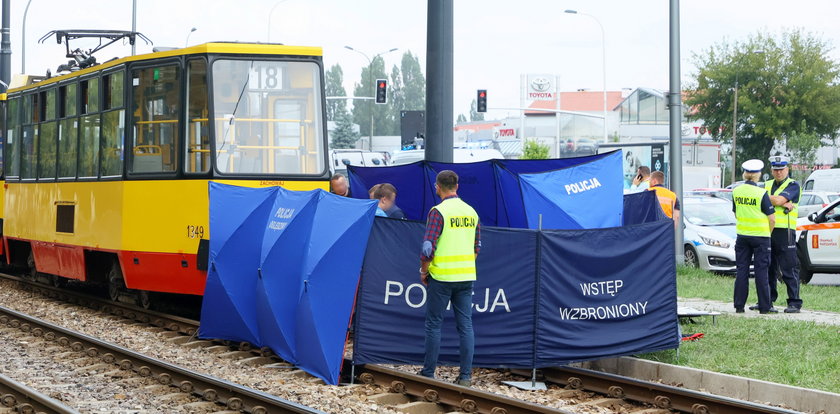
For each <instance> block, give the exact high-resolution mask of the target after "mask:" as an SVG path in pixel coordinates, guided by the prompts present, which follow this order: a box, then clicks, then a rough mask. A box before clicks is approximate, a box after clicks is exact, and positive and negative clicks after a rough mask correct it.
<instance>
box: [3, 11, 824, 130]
mask: <svg viewBox="0 0 840 414" xmlns="http://www.w3.org/2000/svg"><path fill="white" fill-rule="evenodd" d="M26 3H27V0H14V1H12V10H11V25H12V27H11V40H12V73H13V74H14V73H20V72H21V54H22V53H21V52H22V49H21V44H22V43H21V42H22V36H21V34H22V23H23V14H24V8H25V7H26ZM426 5H427V1H422V0H357V1H347V0H279V1H278V0H239V1H236V2H233V1H230V0H137V31H139V32H141V33H143V34H145V35H146V36H147V37H149V38H150V39H151V40H152V41H153V42H154V44H155V45H156V46H177V47H182V46H184V45H185V44H186V42H187V41H189V44H190V45H195V44H199V43H204V42H210V41H258V42H267V41H271V42H278V43H284V44H287V45H305V46H320V47H322V48H323V49H324V63H325V68H329V67H330V66H332V65H333V64H335V63H339V64H341V66H342V68H343V70H344V75H345V88H346V89H347V91H348V93H349V94H352V91H353V84H354V82H358V81H359V79H358V78H359V76H360V70H361V68H362V66H365V65H367V60H366V58H364V57H362V55H361V54H358V53H356V52H353V51H350V50H347V49H345V48H344V46H346V45H349V46H351V47H353V48H355V49H357V50H360V51H362V52H364V53H366V54H367V55H368V56H369V57H373V56H374V55H376V54H378V53H380V52H383V51H387V50H390V49H392V48H398V49H399V50H398V51H397V52H392V53H387V54H385V55H383V58H384V59H385V64H386V68H387V71H388V73H390V69H391V67H392V66H393V65H395V64H397V65H398V64H399V61H400V58H401V57H402V54H403V53H404V52H405V51H411V52H412V53H414V54H415V55H417V56H419V58H420V62H421V65H422V66H423V67H424V68H425V56H426ZM567 9H572V10H577V11H578V12H580V13H586V15H583V14H577V15H574V14H567V13H564V10H567ZM680 9H681V10H680V25H681V33H680V36H681V48H680V49H681V52H680V53H681V66H682V68H681V74H682V76H681V78H682V80H683V84H684V85H685V84H686V83H687V82H690V79H691V75H692V74H693V73H694V72H695V68H694V66H693V64H692V63H693V62H694V58H693V55H695V54H701V53H703V52H704V51H706V50H708V49H709V47H711V46H713V45H715V44H718V43H720V42H731V41H742V40H745V39H747V38H748V37H749V36H750V35H752V34H755V33H758V32H764V33H774V34H778V33H780V32H782V31H783V30H786V29H796V28H799V29H804V30H806V31H808V32H811V33H813V34H815V35H817V36H819V37H821V38H822V39H824V40H826V41H828V42H829V43H830V44H831V45H832V46H833V47H834V48H833V49H832V51H831V56H830V57H831V58H832V59H834V60H835V61H838V62H840V52H838V50H837V49H836V48H837V47H838V46H840V25H838V24H836V20H837V17H838V16H840V3H837V2H836V1H833V0H806V1H801V2H790V1H783V0H763V1H759V0H727V1H724V0H703V1H699V0H684V1H682V2H681V5H680ZM668 16H669V1H668V0H633V1H626V0H568V1H564V0H519V1H515V2H507V1H505V2H502V1H498V0H454V26H455V28H454V34H455V35H454V36H455V37H454V50H455V58H454V61H455V63H454V109H455V114H458V113H464V114H467V113H468V112H469V106H470V102H471V101H472V100H473V99H474V98H475V93H476V90H477V89H487V90H488V106H489V107H490V111H489V113H488V114H487V116H488V118H490V119H493V118H502V117H505V116H508V115H510V116H516V115H517V113H516V111H511V110H504V109H495V110H494V109H493V108H512V107H518V106H519V105H520V102H519V79H520V74H523V73H548V74H555V75H558V76H559V77H560V89H561V90H564V91H574V90H578V89H589V90H594V91H600V90H602V84H603V80H602V78H603V75H604V71H603V68H604V66H606V87H607V90H620V89H622V88H631V89H632V88H636V87H651V88H656V89H661V90H666V89H667V88H668V85H669V78H668V77H669V74H668V51H669V45H668V30H669V27H668ZM131 22H132V1H131V0H110V1H102V0H75V1H72V2H67V1H57V0H31V3H30V7H29V12H28V14H27V18H26V41H25V44H26V46H25V53H26V72H27V73H29V74H44V73H45V72H46V69H47V68H50V69H51V70H52V71H53V72H55V68H56V67H57V66H58V65H59V64H61V63H64V62H65V61H66V60H67V59H66V58H64V45H63V44H62V45H58V44H56V42H55V38H54V37H53V38H50V39H48V40H47V41H45V42H44V43H41V44H39V43H38V39H39V38H41V36H43V35H44V34H46V33H47V32H49V31H50V30H54V29H113V30H131ZM598 22H600V23H601V24H602V25H603V28H604V40H603V44H605V48H604V49H602V38H601V30H600V28H599V26H598ZM193 27H194V28H196V30H195V31H194V32H192V33H191V32H190V30H191V29H192V28H193ZM151 49H152V47H151V46H147V45H145V44H142V42H140V43H138V45H137V52H138V54H140V53H148V52H151ZM130 53H131V48H130V47H129V46H128V45H122V44H119V45H116V44H115V45H112V46H110V47H108V48H106V49H105V50H103V51H102V52H100V53H99V54H98V58H99V61H100V62H103V61H106V60H109V59H110V58H112V57H122V56H126V55H129V54H130ZM602 53H603V54H604V55H606V65H603V64H602V59H601V57H602Z"/></svg>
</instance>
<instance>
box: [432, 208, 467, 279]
mask: <svg viewBox="0 0 840 414" xmlns="http://www.w3.org/2000/svg"><path fill="white" fill-rule="evenodd" d="M433 208H435V209H437V211H438V212H439V213H440V215H441V216H443V227H442V228H441V232H440V237H438V240H437V246H436V248H435V255H434V257H433V258H432V263H431V264H430V265H429V274H430V275H431V276H432V277H433V278H434V279H435V280H438V281H441V282H466V281H470V280H475V230H476V227H477V226H478V214H476V212H475V210H474V209H473V208H472V207H470V206H469V204H467V203H465V202H463V201H461V199H460V198H457V197H453V198H449V199H446V200H443V202H441V203H440V204H438V205H436V206H435V207H433Z"/></svg>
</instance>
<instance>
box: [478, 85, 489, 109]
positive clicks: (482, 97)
mask: <svg viewBox="0 0 840 414" xmlns="http://www.w3.org/2000/svg"><path fill="white" fill-rule="evenodd" d="M475 101H476V105H475V106H476V108H475V110H476V112H487V89H479V90H478V99H476V100H475Z"/></svg>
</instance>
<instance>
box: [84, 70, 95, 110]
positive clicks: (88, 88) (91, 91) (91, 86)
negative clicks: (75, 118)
mask: <svg viewBox="0 0 840 414" xmlns="http://www.w3.org/2000/svg"><path fill="white" fill-rule="evenodd" d="M98 111H99V78H93V79H88V80H83V81H82V113H83V114H92V113H95V112H98Z"/></svg>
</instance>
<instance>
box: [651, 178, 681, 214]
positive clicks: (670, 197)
mask: <svg viewBox="0 0 840 414" xmlns="http://www.w3.org/2000/svg"><path fill="white" fill-rule="evenodd" d="M648 191H655V192H656V198H657V199H659V205H660V206H662V211H664V212H665V215H666V216H668V217H671V218H674V206H675V205H676V204H677V194H676V193H674V192H673V191H671V190H669V189H667V188H665V187H662V186H661V185H657V186H656V187H651V188H648Z"/></svg>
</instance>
